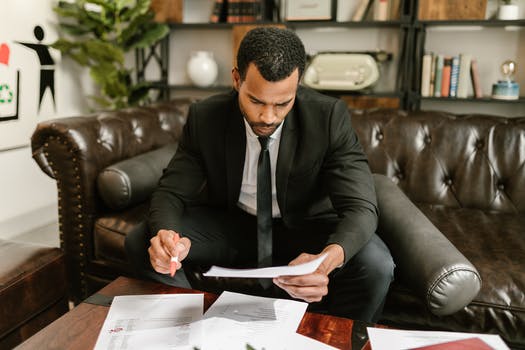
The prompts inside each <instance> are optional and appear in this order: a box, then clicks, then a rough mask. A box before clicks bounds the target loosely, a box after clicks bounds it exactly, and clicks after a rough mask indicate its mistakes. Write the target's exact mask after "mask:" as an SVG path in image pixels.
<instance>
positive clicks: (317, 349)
mask: <svg viewBox="0 0 525 350" xmlns="http://www.w3.org/2000/svg"><path fill="white" fill-rule="evenodd" d="M201 322H202V325H201V328H202V329H205V330H206V336H205V337H204V338H203V341H202V343H201V347H200V350H246V349H247V346H246V345H250V346H251V347H252V348H254V349H271V350H292V349H301V350H335V349H336V348H334V347H331V346H330V345H326V344H324V343H321V342H319V341H317V340H314V339H311V338H308V337H305V336H304V335H301V334H298V333H295V332H276V331H275V330H269V331H261V332H249V333H247V332H243V331H242V330H243V326H242V322H238V321H233V320H230V319H226V318H219V317H212V318H208V319H205V320H202V321H201Z"/></svg>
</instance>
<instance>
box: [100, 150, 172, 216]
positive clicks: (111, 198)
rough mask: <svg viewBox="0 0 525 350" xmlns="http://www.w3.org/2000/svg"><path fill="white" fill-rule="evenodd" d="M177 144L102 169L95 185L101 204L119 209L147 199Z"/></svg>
mask: <svg viewBox="0 0 525 350" xmlns="http://www.w3.org/2000/svg"><path fill="white" fill-rule="evenodd" d="M177 145H178V144H176V143H174V144H170V145H167V146H164V147H161V148H158V149H156V150H153V151H150V152H146V153H143V154H140V155H138V156H135V157H132V158H129V159H126V160H123V161H121V162H118V163H116V164H113V165H110V166H108V167H106V168H105V169H104V170H102V171H101V172H100V174H99V175H98V177H97V186H98V192H99V194H100V196H101V197H102V200H103V201H104V203H105V204H106V205H107V206H108V207H110V208H112V209H117V210H120V209H124V208H127V207H129V206H131V205H134V204H137V203H140V202H143V201H145V200H146V199H148V197H149V196H150V195H151V192H152V191H153V190H154V189H155V187H156V186H157V184H158V181H159V179H160V176H161V175H162V170H163V169H164V168H165V167H166V166H167V165H168V163H169V161H170V159H171V158H172V157H173V155H174V154H175V151H176V150H177Z"/></svg>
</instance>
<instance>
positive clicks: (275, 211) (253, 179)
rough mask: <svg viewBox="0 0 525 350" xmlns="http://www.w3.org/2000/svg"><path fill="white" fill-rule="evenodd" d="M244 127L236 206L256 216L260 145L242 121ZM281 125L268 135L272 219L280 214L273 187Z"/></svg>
mask: <svg viewBox="0 0 525 350" xmlns="http://www.w3.org/2000/svg"><path fill="white" fill-rule="evenodd" d="M243 120H244V126H245V129H246V154H245V156H244V169H243V173H242V184H241V193H240V195H239V201H238V202H237V205H238V206H239V208H241V209H242V210H244V211H246V212H248V213H250V214H252V215H257V163H258V160H259V153H260V152H261V144H260V143H259V140H258V139H257V135H255V133H254V132H253V130H252V128H251V126H250V124H248V122H247V121H246V119H244V118H243ZM283 124H284V122H283V123H281V125H279V127H278V128H277V129H276V130H275V131H274V132H273V134H272V135H270V140H268V142H269V146H268V148H269V151H270V167H271V173H272V217H274V218H280V217H281V212H280V210H279V205H278V204H277V190H276V187H275V169H276V165H277V154H278V153H279V144H280V143H281V132H282V128H283Z"/></svg>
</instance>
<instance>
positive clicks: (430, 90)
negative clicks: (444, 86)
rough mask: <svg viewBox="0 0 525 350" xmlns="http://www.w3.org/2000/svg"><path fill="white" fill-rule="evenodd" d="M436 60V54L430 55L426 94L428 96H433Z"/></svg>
mask: <svg viewBox="0 0 525 350" xmlns="http://www.w3.org/2000/svg"><path fill="white" fill-rule="evenodd" d="M436 60H437V55H432V63H431V64H430V83H429V86H428V94H429V96H430V97H432V96H434V85H435V83H436Z"/></svg>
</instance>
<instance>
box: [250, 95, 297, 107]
mask: <svg viewBox="0 0 525 350" xmlns="http://www.w3.org/2000/svg"><path fill="white" fill-rule="evenodd" d="M248 97H249V98H250V100H252V101H254V102H258V103H262V104H268V103H266V102H265V101H261V100H259V99H258V98H257V97H255V96H253V95H252V94H248ZM292 100H293V97H292V98H290V99H289V100H286V101H283V102H278V103H275V105H277V106H284V105H287V104H288V103H290V102H291V101H292Z"/></svg>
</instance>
